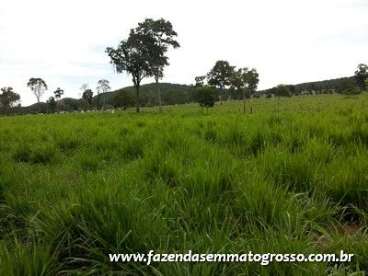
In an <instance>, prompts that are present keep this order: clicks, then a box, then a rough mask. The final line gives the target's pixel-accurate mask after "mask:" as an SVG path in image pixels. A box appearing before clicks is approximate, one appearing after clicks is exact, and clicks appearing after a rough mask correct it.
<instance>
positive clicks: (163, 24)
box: [135, 18, 180, 111]
mask: <svg viewBox="0 0 368 276" xmlns="http://www.w3.org/2000/svg"><path fill="white" fill-rule="evenodd" d="M135 31H136V32H137V33H139V34H141V35H143V36H150V37H152V38H153V39H154V43H155V44H156V45H157V46H158V47H159V48H160V49H161V51H162V55H158V56H156V57H155V58H153V60H152V70H153V75H154V78H155V82H156V87H157V95H158V102H159V108H160V111H161V106H162V101H161V91H160V86H159V80H160V79H162V78H163V75H164V74H163V72H164V67H165V66H167V65H169V62H168V57H167V56H166V52H167V51H168V49H169V48H170V47H172V48H179V47H180V44H179V42H178V41H176V37H177V35H178V34H177V33H176V32H175V31H174V29H173V26H172V24H171V22H170V21H166V20H165V19H163V18H161V19H158V20H153V19H150V18H149V19H146V20H145V21H143V22H141V23H138V27H137V28H136V29H135ZM161 51H160V52H161Z"/></svg>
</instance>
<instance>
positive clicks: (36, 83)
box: [27, 78, 47, 103]
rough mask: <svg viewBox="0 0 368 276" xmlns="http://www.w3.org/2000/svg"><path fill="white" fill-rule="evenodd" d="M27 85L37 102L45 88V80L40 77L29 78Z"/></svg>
mask: <svg viewBox="0 0 368 276" xmlns="http://www.w3.org/2000/svg"><path fill="white" fill-rule="evenodd" d="M27 86H28V87H29V88H30V89H31V91H32V92H33V94H34V95H35V96H36V99H37V102H38V103H39V102H40V100H41V97H42V96H43V94H44V93H45V91H46V90H47V84H46V82H45V81H44V80H43V79H41V78H30V79H29V81H28V83H27Z"/></svg>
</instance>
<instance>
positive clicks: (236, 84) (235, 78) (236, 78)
mask: <svg viewBox="0 0 368 276" xmlns="http://www.w3.org/2000/svg"><path fill="white" fill-rule="evenodd" d="M247 74H248V68H240V69H238V70H234V72H233V74H232V76H231V79H230V85H231V89H232V90H234V91H235V92H236V93H237V94H238V95H239V94H241V97H242V100H243V112H245V98H246V89H247V86H248V83H247V77H246V76H247Z"/></svg>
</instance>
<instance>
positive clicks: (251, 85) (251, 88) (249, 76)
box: [244, 68, 259, 113]
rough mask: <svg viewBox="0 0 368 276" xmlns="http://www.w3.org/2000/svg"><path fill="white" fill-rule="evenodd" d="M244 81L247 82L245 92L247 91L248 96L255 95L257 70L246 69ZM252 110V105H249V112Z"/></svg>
mask: <svg viewBox="0 0 368 276" xmlns="http://www.w3.org/2000/svg"><path fill="white" fill-rule="evenodd" d="M244 78H245V82H246V84H247V92H248V96H249V97H252V96H254V95H255V92H256V90H257V87H258V83H259V74H258V72H257V70H256V69H255V68H253V69H251V70H248V71H247V72H246V73H245V75H244ZM252 112H253V106H252V105H250V113H252Z"/></svg>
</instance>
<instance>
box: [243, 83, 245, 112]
mask: <svg viewBox="0 0 368 276" xmlns="http://www.w3.org/2000/svg"><path fill="white" fill-rule="evenodd" d="M243 113H245V90H244V89H243Z"/></svg>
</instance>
